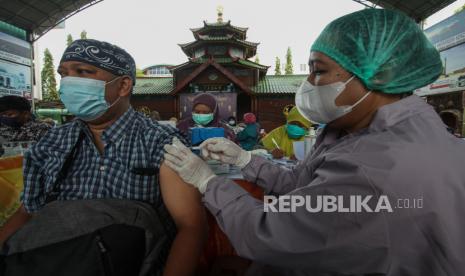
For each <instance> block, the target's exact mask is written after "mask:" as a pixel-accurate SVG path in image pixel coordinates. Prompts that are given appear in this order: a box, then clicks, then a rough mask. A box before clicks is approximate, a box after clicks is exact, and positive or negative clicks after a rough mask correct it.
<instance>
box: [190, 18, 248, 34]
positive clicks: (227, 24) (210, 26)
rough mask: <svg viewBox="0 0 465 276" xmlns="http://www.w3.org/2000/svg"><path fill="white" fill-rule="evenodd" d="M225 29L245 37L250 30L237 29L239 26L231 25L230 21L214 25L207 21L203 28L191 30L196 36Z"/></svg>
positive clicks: (204, 22)
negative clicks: (212, 30)
mask: <svg viewBox="0 0 465 276" xmlns="http://www.w3.org/2000/svg"><path fill="white" fill-rule="evenodd" d="M223 28H226V29H229V30H231V31H235V32H238V33H241V34H243V35H245V33H246V32H247V30H248V29H249V28H243V27H237V26H234V25H231V20H228V21H226V22H214V23H208V22H207V21H205V20H204V21H203V27H200V28H191V29H190V30H191V31H192V32H193V33H194V36H195V35H196V34H198V33H199V32H203V31H208V30H211V29H223Z"/></svg>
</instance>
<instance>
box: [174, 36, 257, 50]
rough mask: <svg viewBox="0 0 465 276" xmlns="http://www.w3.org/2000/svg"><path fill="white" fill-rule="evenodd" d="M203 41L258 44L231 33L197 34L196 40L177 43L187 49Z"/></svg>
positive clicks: (250, 45) (252, 45)
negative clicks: (219, 34)
mask: <svg viewBox="0 0 465 276" xmlns="http://www.w3.org/2000/svg"><path fill="white" fill-rule="evenodd" d="M205 41H209V42H211V41H221V42H236V43H238V44H240V45H243V46H246V47H257V46H258V45H260V42H250V41H246V40H241V39H238V38H236V37H234V36H232V35H225V36H207V35H202V36H199V38H198V39H197V40H194V41H192V42H188V43H181V44H178V45H179V46H180V47H181V48H183V50H184V49H189V48H192V47H194V46H196V45H199V44H200V43H201V42H205Z"/></svg>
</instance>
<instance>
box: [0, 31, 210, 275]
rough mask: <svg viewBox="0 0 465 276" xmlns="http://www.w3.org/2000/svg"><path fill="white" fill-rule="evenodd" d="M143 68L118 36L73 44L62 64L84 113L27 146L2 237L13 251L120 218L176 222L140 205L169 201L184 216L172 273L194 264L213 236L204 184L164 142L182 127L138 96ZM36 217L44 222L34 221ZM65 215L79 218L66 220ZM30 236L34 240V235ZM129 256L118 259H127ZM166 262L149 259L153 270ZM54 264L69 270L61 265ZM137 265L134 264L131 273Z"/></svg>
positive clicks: (68, 102) (65, 89)
mask: <svg viewBox="0 0 465 276" xmlns="http://www.w3.org/2000/svg"><path fill="white" fill-rule="evenodd" d="M135 69H136V68H135V63H134V60H133V58H132V57H131V56H130V55H129V54H128V53H127V52H126V51H124V50H123V49H121V48H119V47H117V46H115V45H111V44H109V43H105V42H101V41H96V40H91V39H83V40H76V41H74V42H73V43H72V44H71V45H70V46H69V47H68V48H67V49H66V50H65V53H64V54H63V57H62V59H61V61H60V66H59V68H58V73H59V74H60V75H61V77H62V79H61V84H60V90H59V92H60V97H61V100H62V102H63V103H64V104H65V106H66V108H67V109H68V110H69V111H70V112H71V113H73V114H74V115H76V117H77V118H78V119H76V120H74V121H72V122H70V123H68V124H66V125H63V126H60V127H55V128H53V129H52V130H51V131H50V132H49V133H48V134H47V135H46V136H45V137H44V138H43V139H42V140H41V141H40V142H39V143H37V144H36V145H35V146H34V147H33V148H32V149H31V151H29V152H27V154H26V155H25V165H24V192H23V195H22V206H21V207H20V209H19V210H18V211H17V213H16V214H15V215H14V216H13V217H12V218H11V219H10V220H9V222H7V224H6V225H5V226H4V227H3V228H2V229H1V230H0V244H1V243H3V242H4V241H6V240H7V239H8V238H9V239H8V240H7V242H6V243H5V244H6V245H7V246H5V247H7V248H8V250H9V254H12V253H14V250H15V248H23V249H24V248H26V249H27V248H29V249H33V247H38V246H47V245H48V244H49V243H47V242H46V241H44V240H47V239H48V240H50V241H51V242H50V243H55V242H59V241H62V240H66V239H71V238H74V237H76V236H79V235H82V234H86V233H88V232H91V231H96V230H99V229H101V228H102V227H105V226H108V225H112V224H124V225H135V226H140V225H149V226H153V227H155V228H156V227H160V223H161V224H164V225H162V226H166V228H168V226H169V216H167V217H165V218H164V217H162V216H160V217H157V218H156V219H157V220H155V215H157V214H158V213H152V212H151V211H146V209H144V208H141V207H139V206H146V205H147V204H146V203H148V204H150V205H149V206H160V205H162V206H166V209H167V211H168V212H169V214H170V215H171V218H172V219H173V220H174V223H175V225H176V226H177V233H175V235H176V237H175V238H174V241H173V243H172V246H171V250H170V253H169V256H168V260H167V261H166V266H165V269H164V275H191V274H192V273H193V271H194V269H195V265H196V263H197V262H198V257H199V255H200V252H201V249H202V245H203V242H204V240H205V234H206V228H205V225H206V222H205V214H204V209H203V207H202V205H201V202H200V195H199V193H198V192H197V191H196V190H195V189H194V188H191V187H189V186H188V185H186V184H185V183H184V182H183V181H182V180H181V179H180V178H179V177H178V176H177V174H176V173H174V172H173V171H172V170H171V169H170V168H168V167H167V166H166V165H165V163H164V160H163V146H164V145H165V144H170V143H171V141H172V139H173V137H178V138H179V139H181V140H183V137H182V136H181V135H180V134H179V132H178V131H177V130H176V129H174V128H170V127H167V126H162V125H160V124H158V123H156V122H153V121H152V120H151V119H150V118H146V117H145V116H143V115H142V114H139V113H137V112H136V111H134V110H133V109H132V108H131V106H130V101H129V99H130V95H131V92H132V90H133V85H134V83H135V81H136V79H135ZM183 141H184V140H183ZM115 199H117V200H115ZM101 200H104V201H103V202H105V204H103V205H102V201H101ZM105 200H106V201H105ZM89 202H96V203H95V205H92V204H89ZM118 202H119V203H118ZM121 202H125V203H124V204H125V205H124V204H121ZM75 203H79V204H81V205H82V206H84V205H85V206H86V207H85V208H83V207H79V205H76V204H75ZM131 203H133V204H131ZM144 204H145V205H144ZM71 205H72V207H69V206H71ZM55 206H59V208H61V209H59V208H58V207H55ZM63 206H65V207H63ZM66 208H75V209H72V210H78V212H79V213H78V214H75V213H76V211H74V213H73V212H71V211H70V210H67V209H66ZM50 209H52V211H50ZM153 209H154V210H155V208H153ZM86 210H87V211H86ZM86 212H87V213H86ZM32 214H34V216H31V215H32ZM50 214H52V215H50ZM55 214H56V216H55ZM147 214H153V216H148V215H147ZM50 216H51V217H52V220H58V221H59V222H58V223H56V221H53V222H55V223H50V225H47V224H46V223H44V222H40V221H38V220H39V219H40V218H42V219H43V218H44V217H45V218H50ZM31 217H32V219H31ZM68 217H69V218H68ZM76 220H77V221H79V224H77V223H75V221H76ZM28 221H29V223H27V224H26V222H28ZM33 221H34V224H33V223H32V222H33ZM31 224H33V225H42V226H43V225H44V224H45V227H43V228H40V227H39V226H38V227H37V228H39V229H29V228H32V227H29V225H31ZM61 224H67V225H72V226H70V227H68V228H66V229H62V228H60V227H63V226H62V225H61ZM21 227H22V228H21ZM44 228H45V229H44ZM18 229H19V230H18ZM56 229H60V231H58V230H56ZM83 229H86V230H83ZM29 230H30V231H29ZM146 230H147V228H146ZM16 231H17V232H16ZM28 231H29V232H28ZM34 231H35V232H34ZM15 232H16V233H15ZM23 232H26V233H23ZM102 232H103V231H102ZM49 233H54V234H49ZM118 233H122V232H121V231H120V232H117V233H116V235H113V236H116V238H113V239H112V240H118ZM28 234H29V236H28ZM56 235H58V236H60V237H57V236H56ZM121 235H122V234H121ZM159 235H160V233H153V232H152V233H149V235H146V238H147V237H152V238H153V239H157V238H159ZM17 236H20V237H17ZM30 236H32V237H30ZM61 236H63V237H61ZM29 237H30V238H29ZM103 239H104V242H105V237H103ZM119 240H120V242H121V243H124V241H125V240H127V239H126V237H124V236H121V237H120V238H119ZM28 242H30V243H31V244H34V246H31V245H27V244H25V243H28ZM15 243H20V245H19V246H18V245H15ZM21 243H22V244H21ZM107 243H108V242H107ZM103 244H105V243H103ZM147 244H149V243H145V244H142V246H144V245H147ZM107 245H108V246H110V247H111V244H107ZM124 246H126V247H123V248H124V249H125V250H122V251H127V252H126V253H127V254H128V255H129V257H130V255H137V254H138V252H131V248H132V247H131V246H132V244H131V243H129V244H125V245H124ZM99 247H100V248H101V249H102V247H103V245H102V246H101V244H100V243H99ZM70 250H71V249H70ZM145 250H146V252H145V253H144V252H143V256H146V257H147V256H148V255H149V253H150V249H147V248H146V249H145ZM11 251H13V252H11ZM17 251H19V250H17ZM161 251H163V250H161ZM73 252H75V251H73ZM102 252H106V250H102ZM110 253H111V251H110ZM73 254H74V253H73ZM82 257H84V256H82ZM159 257H160V256H155V259H158V258H159ZM161 257H163V256H161ZM125 262H126V261H125ZM125 262H117V261H115V260H113V262H112V263H113V265H115V266H120V267H124V266H127V263H125ZM146 263H147V260H146V259H145V260H144V264H146ZM179 264H182V265H179ZM60 266H64V265H60ZM78 266H80V264H79V262H78V265H77V267H76V268H68V270H72V269H80V267H78ZM57 269H58V268H57ZM118 269H119V268H117V269H115V271H116V270H118ZM161 269H162V268H160V267H155V268H154V267H152V268H149V270H150V271H152V273H153V271H158V272H159V271H160V270H161ZM35 271H36V272H37V270H35ZM44 274H45V273H42V274H41V275H44ZM51 274H53V275H63V274H60V273H59V272H56V271H53V273H52V272H51ZM136 274H137V273H135V272H134V271H131V272H127V274H126V275H136ZM67 275H70V274H67ZM73 275H74V274H73ZM86 275H90V274H86ZM92 275H94V274H92ZM118 275H119V274H118ZM139 275H142V274H139Z"/></svg>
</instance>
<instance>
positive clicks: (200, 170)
mask: <svg viewBox="0 0 465 276" xmlns="http://www.w3.org/2000/svg"><path fill="white" fill-rule="evenodd" d="M164 149H165V164H166V165H167V166H168V167H170V168H171V169H173V170H174V171H175V172H177V173H178V175H179V176H180V177H181V178H182V179H183V180H184V182H186V183H189V184H191V185H192V186H194V187H196V188H197V189H198V190H199V191H200V192H201V193H202V194H203V193H205V191H206V190H207V184H208V181H210V179H212V178H213V177H215V176H216V175H215V174H214V173H213V171H212V170H211V169H210V167H209V166H208V164H207V163H205V162H204V161H203V160H202V159H201V158H200V157H198V156H197V155H195V154H194V153H192V151H190V149H188V148H187V147H186V146H184V144H183V143H181V141H179V139H178V138H176V137H175V138H173V144H172V145H165V146H164Z"/></svg>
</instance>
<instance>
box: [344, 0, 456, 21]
mask: <svg viewBox="0 0 465 276" xmlns="http://www.w3.org/2000/svg"><path fill="white" fill-rule="evenodd" d="M353 1H355V2H357V3H360V4H362V5H365V6H367V7H375V6H380V7H383V8H386V9H395V10H400V11H402V12H404V13H405V14H407V15H408V16H410V17H411V18H413V19H414V20H415V21H416V22H421V21H423V20H425V19H426V18H428V17H429V16H430V15H432V14H434V13H436V12H438V11H440V10H441V9H443V8H445V7H446V6H448V5H450V4H451V3H452V2H455V1H456V0H408V1H405V0H353Z"/></svg>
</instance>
